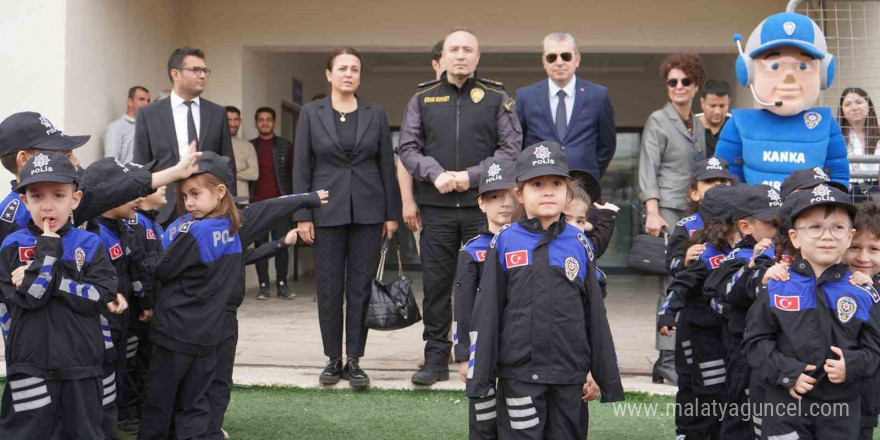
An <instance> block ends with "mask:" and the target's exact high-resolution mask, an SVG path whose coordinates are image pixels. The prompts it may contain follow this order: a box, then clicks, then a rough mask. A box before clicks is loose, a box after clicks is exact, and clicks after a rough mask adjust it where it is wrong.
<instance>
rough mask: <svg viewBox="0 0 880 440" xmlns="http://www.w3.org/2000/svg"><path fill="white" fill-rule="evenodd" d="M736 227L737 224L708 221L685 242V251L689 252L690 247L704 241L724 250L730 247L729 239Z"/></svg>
mask: <svg viewBox="0 0 880 440" xmlns="http://www.w3.org/2000/svg"><path fill="white" fill-rule="evenodd" d="M735 229H736V226H734V225H732V224H730V223H725V222H708V223H706V224H705V225H703V227H702V228H700V229H697V232H695V233H694V235H693V236H691V238H689V239H688V241H687V242H686V243H685V244H684V250H685V253H687V250H688V248H690V247H691V246H693V245H695V244H703V243H706V244H710V245H712V246H714V247H715V249H718V250H719V251H723V250H725V249H727V248H728V247H730V242H728V241H727V239H728V237H730V233H731V232H733V231H734V230H735Z"/></svg>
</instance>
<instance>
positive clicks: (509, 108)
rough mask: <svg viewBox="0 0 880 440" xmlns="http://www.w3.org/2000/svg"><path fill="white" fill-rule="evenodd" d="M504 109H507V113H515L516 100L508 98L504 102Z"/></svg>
mask: <svg viewBox="0 0 880 440" xmlns="http://www.w3.org/2000/svg"><path fill="white" fill-rule="evenodd" d="M504 110H507V113H513V111H514V110H516V100H514V99H513V98H507V102H505V103H504Z"/></svg>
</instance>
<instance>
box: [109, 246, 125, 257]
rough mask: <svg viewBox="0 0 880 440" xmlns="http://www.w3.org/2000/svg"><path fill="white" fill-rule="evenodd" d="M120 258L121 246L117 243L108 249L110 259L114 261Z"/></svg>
mask: <svg viewBox="0 0 880 440" xmlns="http://www.w3.org/2000/svg"><path fill="white" fill-rule="evenodd" d="M121 256H122V246H120V245H119V243H116V244H114V245H113V246H111V247H110V259H111V260H115V259H117V258H119V257H121Z"/></svg>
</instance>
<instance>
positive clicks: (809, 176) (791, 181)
mask: <svg viewBox="0 0 880 440" xmlns="http://www.w3.org/2000/svg"><path fill="white" fill-rule="evenodd" d="M820 183H824V184H827V185H830V186H833V187H835V188H837V189H839V190H841V191H843V192H846V191H847V188H846V186H845V185H843V184H841V183H839V182H833V181H832V180H831V179H830V178H829V177H828V174H827V173H826V172H825V170H823V169H822V168H820V167H813V168H804V169H802V170H797V171H795V172H793V173H791V175H789V176H788V177H786V178H785V180H783V181H782V186H781V187H780V188H781V189H780V191H779V194H780V195H781V196H782V200H786V199H788V196H790V195H791V194H792V193H793V192H795V191H797V190H799V189H809V188H812V187H814V186H816V185H819V184H820Z"/></svg>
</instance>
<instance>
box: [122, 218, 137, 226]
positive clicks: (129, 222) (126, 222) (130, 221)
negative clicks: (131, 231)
mask: <svg viewBox="0 0 880 440" xmlns="http://www.w3.org/2000/svg"><path fill="white" fill-rule="evenodd" d="M125 224H127V225H129V226H131V225H136V224H138V216H134V218H133V219H131V220H126V221H125Z"/></svg>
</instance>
